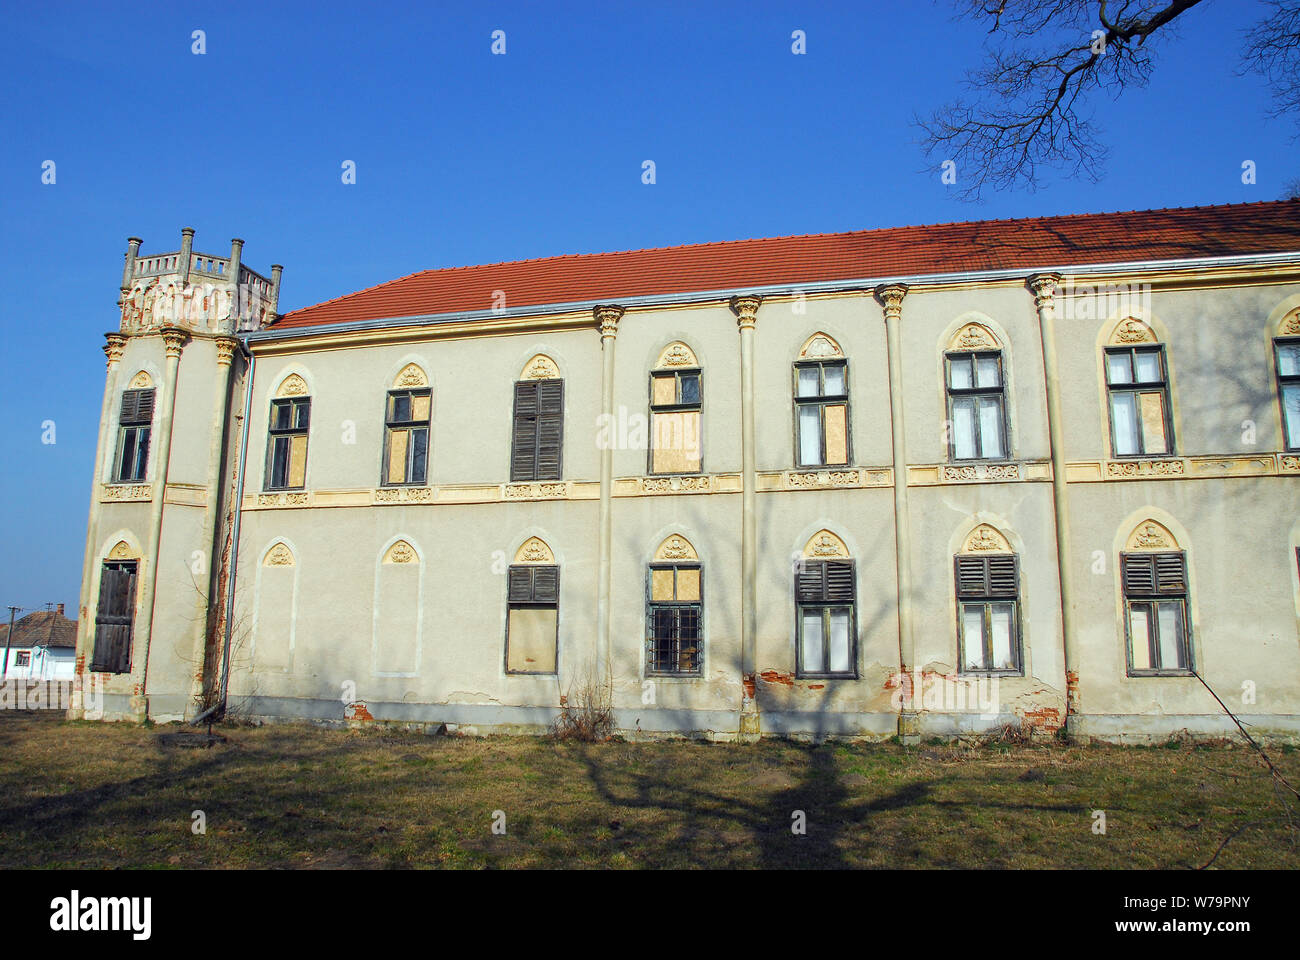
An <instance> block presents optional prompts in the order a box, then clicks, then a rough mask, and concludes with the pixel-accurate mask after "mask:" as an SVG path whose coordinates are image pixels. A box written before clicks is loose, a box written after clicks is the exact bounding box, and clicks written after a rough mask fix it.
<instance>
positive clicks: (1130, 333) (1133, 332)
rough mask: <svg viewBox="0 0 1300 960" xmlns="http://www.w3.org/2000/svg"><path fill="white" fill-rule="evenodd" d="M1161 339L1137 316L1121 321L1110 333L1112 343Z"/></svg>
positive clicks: (1155, 341)
mask: <svg viewBox="0 0 1300 960" xmlns="http://www.w3.org/2000/svg"><path fill="white" fill-rule="evenodd" d="M1159 341H1160V338H1159V337H1157V336H1156V334H1155V331H1154V330H1152V329H1151V328H1150V327H1148V326H1147V325H1146V324H1145V323H1143V322H1142V321H1141V320H1138V319H1137V318H1136V317H1129V318H1128V319H1127V320H1123V321H1121V322H1120V323H1119V324H1117V325H1116V327H1115V329H1114V331H1112V332H1111V335H1110V342H1111V344H1112V345H1127V344H1130V343H1158V342H1159Z"/></svg>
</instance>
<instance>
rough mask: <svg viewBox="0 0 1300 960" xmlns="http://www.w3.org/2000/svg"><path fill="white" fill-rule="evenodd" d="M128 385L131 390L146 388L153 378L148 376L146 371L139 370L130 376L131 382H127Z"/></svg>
mask: <svg viewBox="0 0 1300 960" xmlns="http://www.w3.org/2000/svg"><path fill="white" fill-rule="evenodd" d="M128 386H129V387H130V388H131V389H132V390H147V389H148V388H149V387H152V386H153V379H152V378H151V377H150V376H149V374H148V373H146V372H145V371H143V370H141V371H140V372H139V373H137V374H136V375H135V376H134V377H132V378H131V382H130V383H129V384H128Z"/></svg>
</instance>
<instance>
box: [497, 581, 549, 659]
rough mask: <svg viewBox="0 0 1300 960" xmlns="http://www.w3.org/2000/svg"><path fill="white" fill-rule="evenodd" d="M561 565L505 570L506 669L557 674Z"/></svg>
mask: <svg viewBox="0 0 1300 960" xmlns="http://www.w3.org/2000/svg"><path fill="white" fill-rule="evenodd" d="M559 617H560V568H559V567H558V566H555V565H543V564H514V565H512V566H510V567H509V568H508V569H507V571H506V672H507V673H555V671H556V660H557V656H556V646H557V643H558V635H559Z"/></svg>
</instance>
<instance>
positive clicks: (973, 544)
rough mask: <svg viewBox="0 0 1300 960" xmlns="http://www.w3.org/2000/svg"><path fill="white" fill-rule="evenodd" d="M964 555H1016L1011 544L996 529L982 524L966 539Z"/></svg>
mask: <svg viewBox="0 0 1300 960" xmlns="http://www.w3.org/2000/svg"><path fill="white" fill-rule="evenodd" d="M961 552H962V553H1014V552H1015V551H1014V550H1012V549H1011V543H1010V542H1009V541H1008V540H1007V538H1006V537H1004V536H1003V535H1002V533H1001V531H999V530H998V529H997V528H996V527H993V526H990V525H989V524H987V523H981V524H980V525H979V526H977V527H976V528H975V529H974V530H972V531H971V532H970V535H969V536H968V537H967V538H966V542H965V543H964V544H963V545H962V548H961Z"/></svg>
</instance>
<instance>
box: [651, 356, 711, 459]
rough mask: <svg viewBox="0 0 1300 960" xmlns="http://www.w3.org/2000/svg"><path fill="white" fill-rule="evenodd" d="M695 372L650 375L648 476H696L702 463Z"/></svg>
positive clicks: (698, 389) (698, 394) (659, 371)
mask: <svg viewBox="0 0 1300 960" xmlns="http://www.w3.org/2000/svg"><path fill="white" fill-rule="evenodd" d="M700 379H701V378H700V371H699V370H656V371H655V372H654V373H652V374H651V375H650V430H651V437H650V472H651V473H699V472H700V469H701V465H702V459H703V438H702V436H701V433H700V430H701V425H702V420H701V414H700V404H701V401H702V397H701V393H700Z"/></svg>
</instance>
